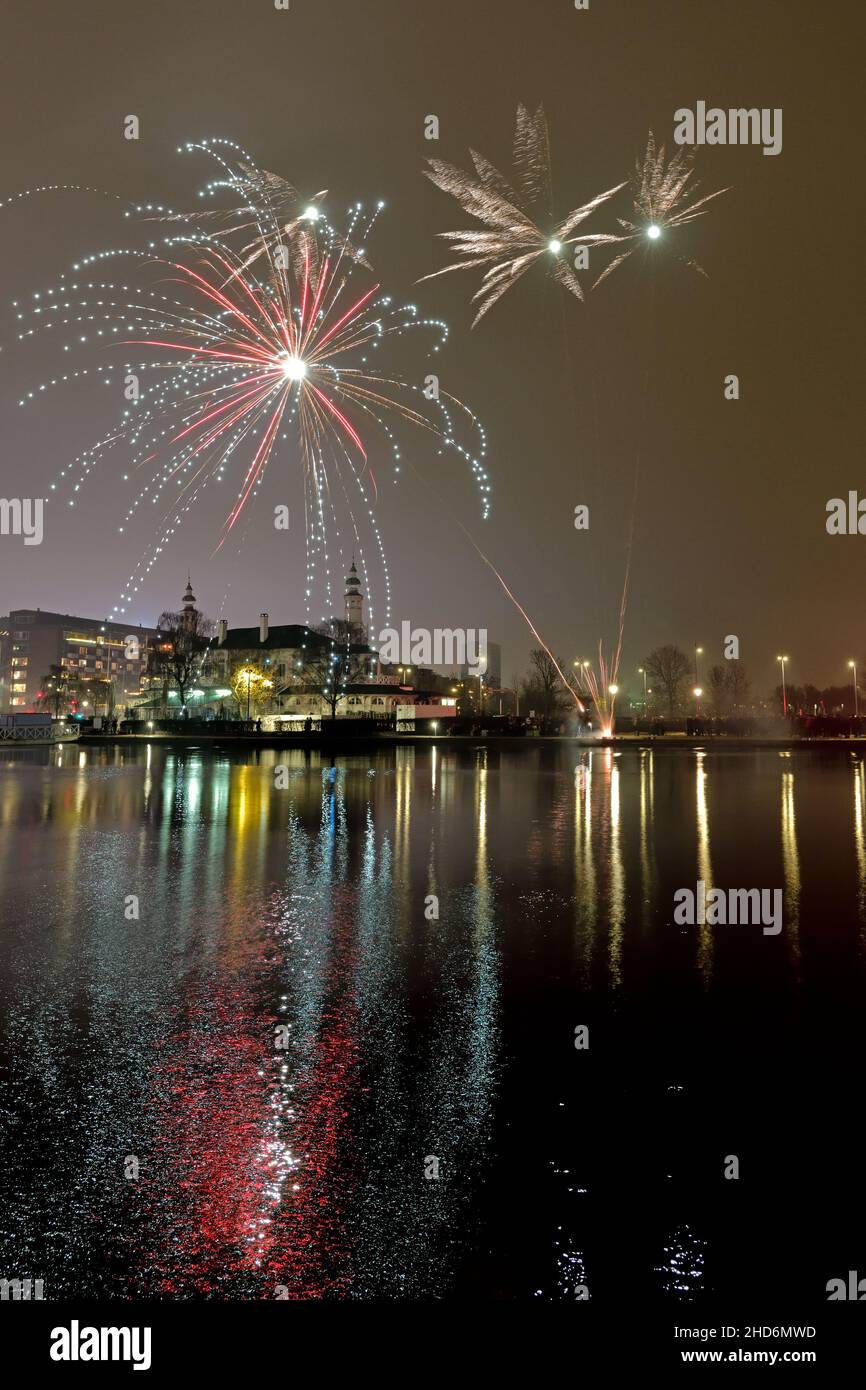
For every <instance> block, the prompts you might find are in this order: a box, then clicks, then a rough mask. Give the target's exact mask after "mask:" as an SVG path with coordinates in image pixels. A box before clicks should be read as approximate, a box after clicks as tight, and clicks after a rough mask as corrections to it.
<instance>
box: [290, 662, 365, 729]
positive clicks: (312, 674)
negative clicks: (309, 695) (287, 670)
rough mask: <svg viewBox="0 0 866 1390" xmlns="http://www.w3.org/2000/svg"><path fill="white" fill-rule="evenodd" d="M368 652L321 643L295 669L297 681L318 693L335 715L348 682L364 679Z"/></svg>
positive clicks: (332, 715)
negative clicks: (319, 646)
mask: <svg viewBox="0 0 866 1390" xmlns="http://www.w3.org/2000/svg"><path fill="white" fill-rule="evenodd" d="M369 660H370V654H369V652H367V653H364V652H353V651H352V649H351V648H350V647H336V646H335V647H322V648H320V649H319V650H318V651H316V652H314V653H313V654H312V655H311V656H309V657H308V658H307V660H306V661H305V662H304V665H303V668H302V670H301V671H300V672H299V673H298V684H300V685H301V686H303V687H305V688H306V689H307V690H310V691H314V692H315V693H316V694H317V695H321V697H322V699H323V700H324V701H325V703H326V704H327V706H328V708H329V709H330V711H331V718H332V719H336V717H337V704H338V703H339V700H340V696H341V695H343V694H344V693H345V689H346V686H347V685H350V684H354V683H355V682H358V681H363V680H365V679H366V676H367V663H368V662H369Z"/></svg>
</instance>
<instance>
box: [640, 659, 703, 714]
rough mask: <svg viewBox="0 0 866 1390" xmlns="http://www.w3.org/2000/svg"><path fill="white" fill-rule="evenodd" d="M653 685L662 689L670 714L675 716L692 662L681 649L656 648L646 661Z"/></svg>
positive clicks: (645, 664)
mask: <svg viewBox="0 0 866 1390" xmlns="http://www.w3.org/2000/svg"><path fill="white" fill-rule="evenodd" d="M644 666H645V667H646V670H647V674H648V675H649V676H651V677H652V681H653V684H654V685H656V686H659V687H660V688H661V691H662V694H663V695H664V698H665V700H666V702H667V707H668V714H669V715H673V713H674V712H675V710H676V708H677V705H678V704H679V702H680V698H681V694H682V688H683V683H684V681H685V679H686V676H687V675H688V674H689V672H690V670H691V662H690V661H689V659H688V657H687V656H686V654H685V652H682V651H680V649H679V647H677V646H671V645H668V646H666V647H656V648H655V650H654V651H651V652H650V654H649V656H648V657H647V658H646V660H645V661H644Z"/></svg>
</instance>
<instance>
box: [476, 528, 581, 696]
mask: <svg viewBox="0 0 866 1390" xmlns="http://www.w3.org/2000/svg"><path fill="white" fill-rule="evenodd" d="M455 519H456V518H455ZM457 525H458V526H459V527H460V529H461V531H462V532H463V534H464V535H465V536H466V538H467V540H468V541H469V543H470V545H472V546H473V547H474V549H475V550H476V551H477V552H478V554H479V555H480V556H481V559H482V560H483V561H484V563H485V565H487V567H488V569H490V570H492V571H493V573H494V574H495V575H496V578H497V579H498V580H499V583H500V584H501V586H502V588H503V590H504V591H505V593H506V594H507V595H508V597H509V598H510V600H511V602H512V603H513V604H514V607H515V608H516V609H517V611H518V613H519V614H520V615H521V617H522V618H523V619H524V621H525V623H526V625H527V627H528V628H529V630H530V632H531V633H532V635H533V637H535V638H536V640H537V641H538V642H539V643H540V645H541V646H542V647H543V649H544V650H545V651H546V652H547V655H548V656H549V657H550V659H551V661H552V662H553V664H554V666H555V667H556V671H557V674H558V675H559V678H560V680H561V681H562V683H563V685H564V686H565V688H566V690H567V691H568V693H569V694H570V695H571V697H572V699H573V700H574V703H575V705H576V706H577V708H578V709H579V710H580V712H581V714H584V713H585V712H586V706H585V705H584V703H583V701H582V700H581V698H580V696H579V694H578V693H577V691H576V690H575V689H574V686H573V685H572V684H571V682H570V681H569V679H568V677H567V676H566V674H565V672H564V671H563V669H562V667H561V666H560V664H559V662H558V661H557V659H556V657H555V656H554V655H553V652H552V651H551V650H550V648H549V647H548V645H547V643H546V642H545V640H544V638H543V637H542V635H541V633H540V632H539V631H538V628H537V627H536V626H535V624H534V623H533V621H532V619H531V618H530V616H529V614H528V613H527V611H526V609H525V608H524V607H523V604H522V603H521V602H520V600H519V599H518V598H517V597H516V595H515V594H514V593H512V591H511V589H510V588H509V587H508V585H507V584H506V582H505V580H504V579H503V577H502V575H501V574H500V573H499V570H498V569H497V568H496V566H495V565H494V563H493V561H492V560H490V559H488V557H487V556H486V555H485V554H484V551H483V550H482V549H481V546H480V545H479V544H478V542H477V541H476V540H475V538H474V536H473V535H472V534H471V532H470V531H468V530H467V529H466V527H465V526H464V525H463V522H462V521H459V520H458V521H457Z"/></svg>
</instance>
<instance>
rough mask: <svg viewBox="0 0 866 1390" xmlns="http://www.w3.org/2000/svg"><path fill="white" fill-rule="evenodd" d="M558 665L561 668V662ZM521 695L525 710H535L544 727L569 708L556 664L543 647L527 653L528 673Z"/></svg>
mask: <svg viewBox="0 0 866 1390" xmlns="http://www.w3.org/2000/svg"><path fill="white" fill-rule="evenodd" d="M559 665H560V666H562V662H561V661H560V663H559ZM523 695H524V698H525V700H526V701H527V705H526V708H527V710H528V709H535V710H537V711H538V712H539V714H540V716H541V721H542V724H543V725H544V726H545V727H548V726H549V725H550V724H552V723H555V722H556V720H557V719H558V718H560V717H561V716H562V715H564V714H565V712H566V710H567V709H568V708H569V700H568V696H567V695H566V693H565V686H564V684H563V681H562V677H561V676H560V674H559V672H558V671H557V669H556V662H555V661H554V660H553V657H552V656H551V655H550V653H549V652H546V651H545V650H544V648H543V647H534V648H533V650H532V651H531V652H530V653H529V671H528V672H527V675H526V678H525V679H524V682H523Z"/></svg>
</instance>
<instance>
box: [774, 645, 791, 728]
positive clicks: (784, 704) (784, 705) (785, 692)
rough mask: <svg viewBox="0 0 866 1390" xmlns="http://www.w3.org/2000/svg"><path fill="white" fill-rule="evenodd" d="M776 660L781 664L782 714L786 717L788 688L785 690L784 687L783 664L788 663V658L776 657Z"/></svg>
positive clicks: (785, 687)
mask: <svg viewBox="0 0 866 1390" xmlns="http://www.w3.org/2000/svg"><path fill="white" fill-rule="evenodd" d="M776 660H777V661H781V663H782V713H783V714H784V715H785V716H787V713H788V688H787V686H786V684H785V662H786V661H789V660H790V657H787V656H777V657H776Z"/></svg>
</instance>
